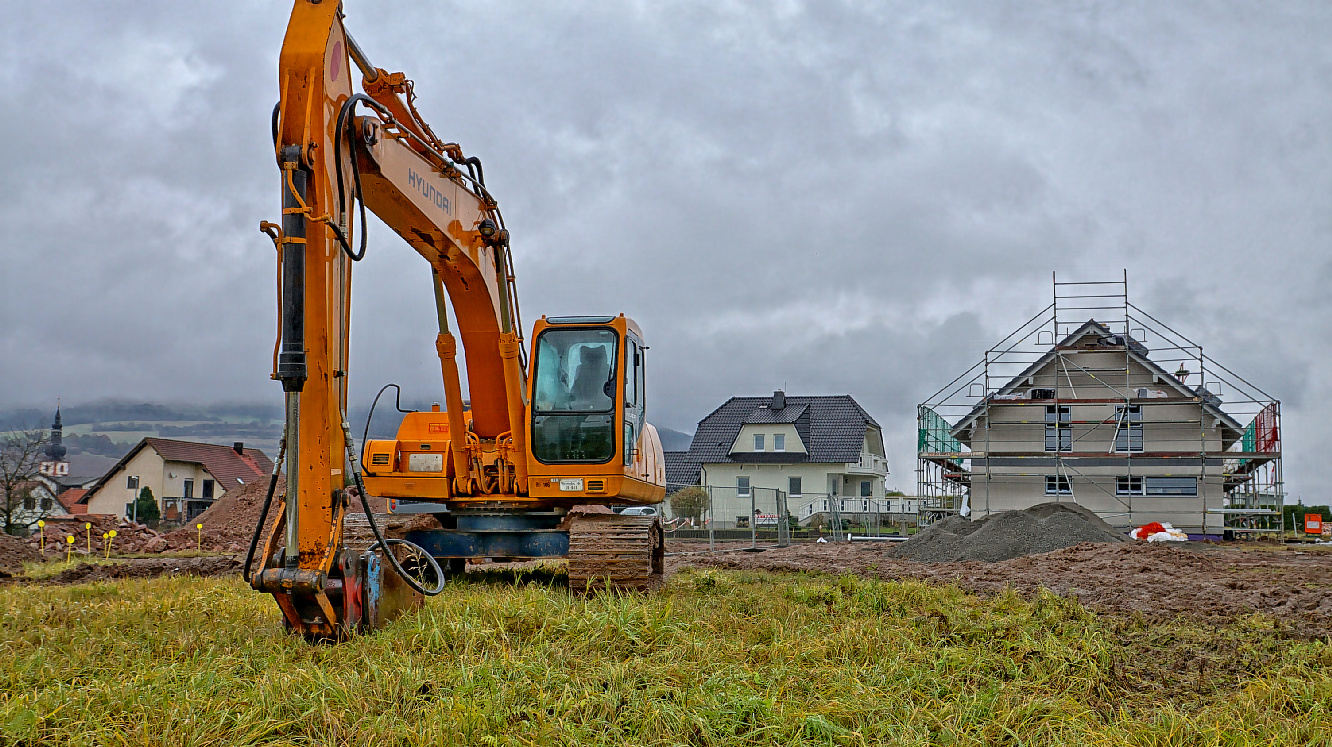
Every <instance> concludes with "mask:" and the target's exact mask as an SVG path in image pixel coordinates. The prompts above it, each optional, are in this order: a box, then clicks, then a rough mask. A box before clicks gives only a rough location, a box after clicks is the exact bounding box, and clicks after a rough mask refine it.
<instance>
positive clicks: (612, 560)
mask: <svg viewBox="0 0 1332 747" xmlns="http://www.w3.org/2000/svg"><path fill="white" fill-rule="evenodd" d="M665 565H666V540H665V533H664V532H663V531H662V527H661V519H660V518H658V517H656V516H621V515H619V514H587V515H584V516H578V517H575V518H574V519H573V520H572V521H570V523H569V588H570V589H572V590H573V591H574V592H575V593H587V592H592V591H599V590H602V589H623V590H633V591H655V590H656V589H659V588H661V585H662V583H663V581H664V579H665Z"/></svg>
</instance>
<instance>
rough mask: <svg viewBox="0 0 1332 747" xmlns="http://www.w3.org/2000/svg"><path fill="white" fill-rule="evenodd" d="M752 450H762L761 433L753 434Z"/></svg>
mask: <svg viewBox="0 0 1332 747" xmlns="http://www.w3.org/2000/svg"><path fill="white" fill-rule="evenodd" d="M754 451H763V434H762V433H755V434H754Z"/></svg>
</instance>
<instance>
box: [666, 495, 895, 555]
mask: <svg viewBox="0 0 1332 747" xmlns="http://www.w3.org/2000/svg"><path fill="white" fill-rule="evenodd" d="M907 503H911V504H912V505H909V506H908V505H907ZM662 509H663V511H662V513H663V518H664V519H665V525H666V531H667V537H668V539H669V540H670V541H671V542H672V544H674V545H676V547H677V549H679V550H683V551H688V550H694V549H698V550H702V549H707V550H728V549H743V548H746V547H748V548H760V547H785V546H787V545H789V544H791V543H793V542H796V543H798V542H845V541H854V540H860V539H880V538H885V539H886V538H893V537H905V536H906V535H907V534H909V533H910V531H912V529H913V528H914V527H915V525H916V507H915V505H914V502H906V501H903V500H900V499H899V500H893V499H884V498H847V497H842V496H838V495H833V494H822V493H820V494H809V493H806V494H804V495H799V496H791V495H788V494H787V492H786V491H784V490H780V489H776V488H764V487H758V486H753V487H750V488H748V489H744V488H739V487H735V486H718V485H668V486H667V497H666V501H665V502H664V503H663V504H662Z"/></svg>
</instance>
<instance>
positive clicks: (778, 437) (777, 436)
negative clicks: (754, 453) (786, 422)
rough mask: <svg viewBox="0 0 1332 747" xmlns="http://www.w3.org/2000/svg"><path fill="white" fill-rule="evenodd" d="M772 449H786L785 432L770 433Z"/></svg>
mask: <svg viewBox="0 0 1332 747" xmlns="http://www.w3.org/2000/svg"><path fill="white" fill-rule="evenodd" d="M772 449H773V451H786V434H785V433H774V434H772Z"/></svg>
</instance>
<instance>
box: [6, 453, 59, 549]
mask: <svg viewBox="0 0 1332 747" xmlns="http://www.w3.org/2000/svg"><path fill="white" fill-rule="evenodd" d="M46 440H47V436H46V432H45V431H42V430H38V429H28V430H15V431H9V432H7V433H5V434H4V435H2V436H0V520H3V522H4V532H5V534H16V535H24V534H27V533H28V532H29V531H31V529H32V527H34V526H36V524H37V521H38V520H39V519H43V518H45V517H46V516H47V515H49V514H50V513H52V510H53V509H54V508H55V506H54V500H51V499H50V498H48V499H45V500H44V499H43V496H42V494H43V493H45V492H48V491H47V490H46V486H45V485H43V484H42V483H41V482H40V481H39V480H38V479H37V475H38V470H39V469H40V467H41V463H42V457H43V456H44V453H43V452H44V449H45V447H46ZM52 497H53V496H52Z"/></svg>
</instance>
